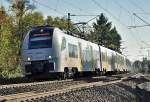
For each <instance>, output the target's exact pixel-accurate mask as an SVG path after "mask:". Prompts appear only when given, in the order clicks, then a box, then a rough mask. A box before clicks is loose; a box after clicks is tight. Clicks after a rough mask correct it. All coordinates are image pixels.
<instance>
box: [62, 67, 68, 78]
mask: <svg viewBox="0 0 150 102" xmlns="http://www.w3.org/2000/svg"><path fill="white" fill-rule="evenodd" d="M68 78H69V70H68V68H65V69H64V72H63V79H68Z"/></svg>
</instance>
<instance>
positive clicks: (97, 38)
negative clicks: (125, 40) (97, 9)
mask: <svg viewBox="0 0 150 102" xmlns="http://www.w3.org/2000/svg"><path fill="white" fill-rule="evenodd" d="M88 38H89V40H91V41H92V42H95V43H97V44H100V45H102V46H105V47H107V48H110V49H112V50H115V51H117V52H120V46H121V36H120V35H119V34H118V32H117V30H116V27H113V28H112V23H111V22H109V21H108V19H107V18H106V17H105V16H104V14H101V15H100V17H99V18H98V19H97V21H96V22H94V23H93V31H91V34H90V35H89V37H88Z"/></svg>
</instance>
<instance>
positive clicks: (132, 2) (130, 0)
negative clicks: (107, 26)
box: [128, 0, 146, 13]
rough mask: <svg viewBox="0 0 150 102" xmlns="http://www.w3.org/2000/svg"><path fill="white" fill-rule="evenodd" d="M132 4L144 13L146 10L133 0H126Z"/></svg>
mask: <svg viewBox="0 0 150 102" xmlns="http://www.w3.org/2000/svg"><path fill="white" fill-rule="evenodd" d="M128 1H129V2H130V3H131V4H132V5H134V6H135V7H136V8H138V9H139V10H141V11H143V12H144V13H145V12H146V11H145V10H144V9H143V8H141V7H140V6H139V5H137V4H136V3H135V2H134V1H132V0H128Z"/></svg>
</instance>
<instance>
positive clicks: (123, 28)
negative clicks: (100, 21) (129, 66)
mask: <svg viewBox="0 0 150 102" xmlns="http://www.w3.org/2000/svg"><path fill="white" fill-rule="evenodd" d="M32 1H34V2H33V4H34V5H35V6H36V7H37V8H36V11H40V12H42V13H43V15H44V16H45V17H46V16H48V15H51V16H55V17H56V16H59V17H62V16H63V17H67V13H71V14H76V15H98V14H100V13H104V14H105V16H106V17H107V18H108V19H109V21H111V22H112V24H113V26H116V28H117V30H118V32H119V33H120V35H121V37H122V47H123V48H125V49H124V50H123V53H124V54H125V55H126V56H127V57H129V58H130V59H131V60H135V59H141V58H142V57H143V56H148V50H149V49H150V48H147V47H150V35H149V32H150V26H145V27H138V28H133V29H129V27H128V26H135V25H146V24H145V23H144V22H143V21H141V20H140V19H138V18H137V17H135V16H134V15H133V13H136V14H137V15H138V16H139V17H141V18H142V19H143V20H145V21H146V22H147V23H150V12H149V10H150V6H149V5H150V0H32ZM0 4H2V5H4V6H6V7H8V2H7V0H0ZM91 18H93V17H87V16H86V17H81V16H80V17H77V16H76V17H71V20H72V21H73V22H75V23H77V22H86V21H88V20H89V19H91ZM94 21H95V20H93V21H92V22H94ZM92 22H90V23H89V25H90V24H91V23H92ZM143 41H144V42H143ZM144 47H146V48H145V49H143V48H144Z"/></svg>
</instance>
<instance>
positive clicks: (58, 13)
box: [34, 0, 64, 15]
mask: <svg viewBox="0 0 150 102" xmlns="http://www.w3.org/2000/svg"><path fill="white" fill-rule="evenodd" d="M34 1H35V2H36V3H38V4H40V5H41V6H43V7H46V8H48V9H50V10H52V11H55V12H57V13H58V14H61V15H64V13H62V12H60V11H58V10H57V9H54V8H52V7H49V6H48V5H45V4H43V3H40V2H39V1H37V0H34Z"/></svg>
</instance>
